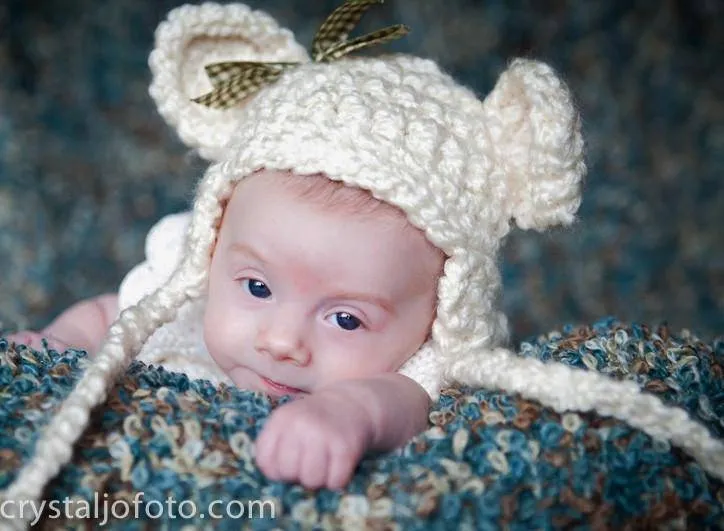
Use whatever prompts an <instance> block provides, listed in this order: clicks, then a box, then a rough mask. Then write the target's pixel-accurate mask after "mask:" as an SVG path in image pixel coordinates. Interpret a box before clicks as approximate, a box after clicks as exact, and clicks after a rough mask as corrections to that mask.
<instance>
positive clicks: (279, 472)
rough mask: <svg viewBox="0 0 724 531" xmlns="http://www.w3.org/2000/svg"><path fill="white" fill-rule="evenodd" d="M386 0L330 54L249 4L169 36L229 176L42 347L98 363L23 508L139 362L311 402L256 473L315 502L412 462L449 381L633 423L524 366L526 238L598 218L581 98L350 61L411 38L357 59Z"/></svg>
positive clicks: (173, 118) (380, 61)
mask: <svg viewBox="0 0 724 531" xmlns="http://www.w3.org/2000/svg"><path fill="white" fill-rule="evenodd" d="M379 2H380V0H349V1H347V2H346V3H345V4H343V5H342V6H341V7H340V8H338V9H337V10H335V11H334V12H333V13H332V14H331V15H330V17H328V19H327V20H325V22H324V23H323V24H322V26H321V27H320V30H319V31H318V32H317V34H316V35H315V38H314V41H313V43H312V53H311V54H309V53H308V52H307V51H306V50H305V48H303V47H302V46H301V45H299V44H298V43H297V41H296V40H295V38H294V35H293V33H292V32H291V31H289V30H287V29H284V28H281V27H279V25H278V24H277V22H276V21H275V20H274V19H273V18H272V17H270V16H269V15H268V14H266V13H264V12H260V11H253V10H251V9H250V8H249V7H248V6H245V5H242V4H233V3H232V4H226V5H220V4H214V3H212V2H205V3H204V4H203V5H200V6H183V7H180V8H178V9H176V10H174V11H173V12H172V13H170V14H169V16H168V18H167V20H165V21H164V22H163V23H162V24H161V25H159V27H158V29H157V31H156V44H155V47H154V50H153V51H152V53H151V56H150V59H149V63H150V66H151V71H152V74H153V81H152V84H151V87H150V94H151V96H152V98H153V99H154V101H155V102H156V104H157V107H158V110H159V113H160V114H161V116H162V117H163V118H164V119H165V120H166V121H167V122H168V123H169V124H171V125H172V126H173V127H174V128H175V130H176V132H177V133H178V135H179V138H180V139H181V140H182V141H183V142H185V143H186V144H187V145H188V146H190V147H192V148H194V149H196V150H197V151H198V153H199V154H200V155H201V156H202V157H204V158H205V159H207V160H209V161H210V162H211V164H210V166H209V168H208V169H207V170H206V172H205V173H204V175H203V177H202V179H201V180H200V182H199V184H198V186H197V188H196V192H195V198H194V202H193V208H192V209H191V211H190V213H189V214H188V215H186V216H185V217H184V216H182V217H181V218H172V219H169V220H166V221H168V223H165V222H164V223H160V224H159V226H158V227H157V229H158V230H154V231H152V233H153V234H149V241H148V242H147V243H148V245H147V249H146V255H147V264H146V265H143V264H142V265H141V266H140V267H139V268H135V269H134V270H133V271H132V272H131V273H129V275H128V276H127V278H126V279H125V280H124V282H123V283H122V284H121V286H120V288H119V296H118V298H116V297H115V296H104V297H101V298H99V299H96V300H95V301H91V302H88V303H81V304H79V305H77V306H76V307H73V308H71V309H69V310H68V312H65V313H64V314H62V315H61V316H60V317H59V318H58V319H56V320H55V321H54V322H53V323H52V324H51V325H50V326H49V327H48V328H47V329H45V330H44V331H43V332H42V335H45V336H52V337H55V338H57V340H58V341H60V342H63V343H65V344H70V345H73V346H77V347H83V348H86V349H88V350H89V351H91V352H94V357H93V360H92V362H91V364H90V366H89V367H88V369H87V371H86V373H85V374H84V375H83V377H82V378H81V379H80V381H79V382H78V383H77V385H76V386H75V388H74V389H73V391H72V393H71V394H70V395H69V396H68V398H67V399H66V400H65V402H64V404H63V406H62V407H61V409H60V410H59V411H58V413H57V414H55V415H54V417H53V419H52V422H51V423H50V424H49V425H48V427H47V428H46V430H45V431H44V433H43V435H42V437H41V439H40V440H39V442H38V444H37V449H36V452H35V455H34V456H33V459H32V460H31V461H30V462H29V463H28V464H27V465H26V466H24V467H23V470H22V471H21V472H20V473H19V474H18V477H17V478H16V479H15V480H14V482H13V484H11V485H10V486H9V487H8V489H7V491H6V492H5V493H4V495H5V496H6V498H7V499H16V500H19V499H31V500H32V499H38V497H39V496H41V494H42V490H41V489H42V486H43V485H45V484H47V481H48V480H49V479H50V478H52V477H53V475H54V474H56V473H57V471H58V467H59V466H61V465H62V464H63V463H66V462H67V461H68V460H69V459H70V456H71V455H72V447H73V444H74V443H75V441H76V440H77V438H78V437H80V435H81V434H82V433H83V430H84V429H85V427H86V425H87V422H88V418H89V412H90V411H91V409H92V408H93V407H95V406H96V405H98V404H100V403H101V402H102V401H103V400H104V397H105V396H106V392H107V389H108V388H109V387H110V386H111V385H112V384H113V382H114V380H115V379H116V378H117V377H118V375H119V374H121V373H122V371H123V370H125V368H126V367H127V366H128V364H129V363H130V361H131V360H132V359H134V358H137V359H141V360H146V361H149V362H152V363H154V364H157V365H158V364H160V365H164V366H166V367H169V368H173V370H177V371H183V372H185V373H186V374H188V375H189V376H190V377H191V376H193V377H208V378H209V379H212V380H213V379H216V378H218V380H219V381H225V379H228V381H229V382H231V383H233V384H235V385H237V386H239V387H241V388H244V389H251V390H257V391H261V392H265V393H269V394H274V395H288V394H292V395H295V397H296V398H297V399H295V400H292V401H291V402H288V403H286V404H284V405H283V406H281V407H279V408H277V409H276V410H275V411H274V412H273V414H272V415H271V416H270V418H269V419H268V421H267V423H266V424H265V426H264V429H263V431H262V433H261V434H260V436H259V437H258V440H257V441H256V459H257V462H258V464H259V467H260V468H261V469H262V471H263V472H264V473H265V474H267V475H268V476H269V477H270V478H273V479H283V480H289V481H299V482H301V483H302V484H304V485H306V486H308V487H321V486H326V487H331V488H335V487H340V486H342V485H344V484H345V483H346V482H347V481H348V480H349V478H350V476H351V474H352V473H353V472H354V469H355V467H356V465H357V463H358V461H359V459H360V458H361V457H362V456H363V454H364V453H365V452H367V451H370V450H381V451H384V450H389V449H393V448H397V447H399V446H400V445H402V444H404V443H405V442H407V441H408V440H409V439H410V437H412V436H414V435H415V434H417V433H419V432H420V430H423V429H424V428H425V426H426V425H427V414H428V408H429V405H430V403H431V401H433V400H436V399H437V398H438V397H439V393H440V391H441V390H442V389H443V387H445V386H447V385H451V384H454V383H462V384H466V385H471V386H477V387H486V388H503V389H506V390H507V391H509V392H512V393H521V394H522V395H523V396H527V397H531V398H534V399H536V400H539V401H540V402H541V403H543V404H553V405H554V407H556V408H558V409H561V408H564V407H566V406H569V405H570V406H573V407H574V408H575V407H578V406H580V404H579V403H578V402H577V401H580V400H582V399H585V398H587V397H590V396H594V395H595V396H601V397H602V400H604V407H608V405H609V402H608V401H609V400H611V397H612V396H613V397H615V399H616V400H620V401H621V403H622V404H624V403H625V404H626V405H627V406H628V405H629V404H630V403H634V402H635V403H638V402H637V400H639V399H638V398H637V397H636V396H632V394H631V393H628V394H627V393H622V394H620V395H619V394H616V393H611V392H610V389H609V387H608V381H607V380H605V379H597V378H596V377H595V376H590V375H589V374H588V373H582V374H581V373H580V372H579V373H576V374H572V373H571V374H570V375H569V374H568V372H567V371H568V370H567V369H561V368H560V367H555V366H553V367H549V366H543V365H542V364H540V363H538V362H537V361H536V360H529V359H524V358H522V357H520V356H517V355H516V354H515V353H514V352H511V351H510V350H508V349H507V348H505V344H506V343H507V338H508V328H507V320H506V317H505V315H504V314H503V312H502V311H501V308H500V291H501V284H502V282H501V276H500V271H499V269H498V254H499V249H500V246H501V244H502V241H503V239H504V238H505V236H506V235H507V234H508V233H509V231H510V229H511V227H512V225H513V224H515V225H517V226H518V227H520V228H523V229H535V230H539V231H543V230H545V229H547V228H549V227H551V226H554V225H561V224H563V225H565V224H570V223H572V222H573V221H574V219H575V214H576V212H577V209H578V207H579V205H580V202H581V195H580V185H581V181H582V178H583V175H584V174H585V170H586V167H585V162H584V156H583V139H582V135H581V122H580V118H579V115H578V112H577V109H576V107H575V105H574V103H573V100H572V97H571V95H570V93H569V91H568V89H567V87H566V86H565V84H564V83H563V82H562V80H561V79H560V78H559V77H558V75H557V74H556V72H555V71H554V70H553V69H552V68H551V67H549V66H548V65H545V64H543V63H540V62H538V61H534V60H528V59H517V60H515V61H512V62H511V63H510V64H509V65H508V66H507V68H506V70H505V71H504V72H503V73H502V74H501V76H500V78H499V79H498V81H497V82H496V84H495V87H493V89H492V91H491V92H490V94H488V95H487V96H486V97H485V99H483V100H481V99H479V97H478V95H476V94H475V93H474V92H473V91H471V90H469V89H467V88H466V87H464V86H461V85H460V84H458V83H457V82H456V81H455V80H454V79H452V78H451V77H450V76H449V75H447V74H445V73H444V72H442V71H441V70H440V68H439V67H438V66H437V65H436V64H435V63H434V62H432V61H430V60H426V59H422V58H418V57H414V56H409V55H402V54H395V55H386V56H382V57H347V55H349V54H350V53H351V52H352V51H354V50H357V49H359V48H360V47H363V46H366V45H369V44H376V43H381V42H384V41H387V40H390V39H391V38H395V37H399V36H401V35H403V34H404V33H405V32H406V28H404V27H402V26H392V27H390V28H385V29H382V30H379V31H376V32H373V33H371V34H368V35H364V36H362V37H357V38H354V39H351V40H350V39H348V36H349V33H350V31H351V30H352V29H353V28H354V26H355V25H356V23H357V21H358V20H359V19H360V17H361V16H362V13H363V12H364V11H365V10H366V9H368V8H369V7H370V6H371V5H373V4H376V3H379ZM169 227H170V229H169ZM174 227H175V228H174ZM169 242H170V243H169ZM174 242H175V243H174ZM166 244H169V245H168V247H169V249H168V250H167V249H165V246H166ZM159 246H160V247H159ZM169 257H170V258H169ZM167 259H168V260H167ZM149 279H150V280H151V281H149ZM139 286H143V289H140V288H139ZM109 324H110V327H109ZM89 330H92V331H93V332H94V333H93V334H88V331H89ZM106 330H107V333H106ZM38 337H39V336H38V335H31V336H28V335H25V336H23V335H21V336H19V339H20V340H22V341H27V340H28V339H30V340H37V338H38ZM31 342H32V341H31ZM207 362H208V364H207ZM564 373H565V375H564ZM551 382H553V383H554V385H551ZM581 386H583V387H584V388H585V390H582V389H581ZM594 388H595V389H599V390H602V392H600V393H599V392H598V391H596V392H595V393H594V392H593V391H591V389H594ZM591 407H593V406H591ZM629 409H630V408H629Z"/></svg>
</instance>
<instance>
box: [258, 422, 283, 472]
mask: <svg viewBox="0 0 724 531" xmlns="http://www.w3.org/2000/svg"><path fill="white" fill-rule="evenodd" d="M281 435H282V433H281V431H280V430H279V429H276V428H275V423H273V422H270V423H267V425H266V426H264V429H263V430H262V431H261V433H260V434H259V437H258V438H257V440H256V444H255V449H254V453H255V456H256V458H255V460H256V466H258V467H259V470H261V471H262V473H263V474H264V475H265V476H267V477H268V478H269V479H272V480H277V479H280V475H279V466H278V463H277V459H276V455H277V453H278V452H277V448H278V446H279V438H280V437H281Z"/></svg>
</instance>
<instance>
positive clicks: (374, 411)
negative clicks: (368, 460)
mask: <svg viewBox="0 0 724 531" xmlns="http://www.w3.org/2000/svg"><path fill="white" fill-rule="evenodd" d="M429 407H430V399H429V396H428V394H427V393H426V392H425V390H424V389H423V388H422V387H420V386H419V385H418V384H417V383H416V382H414V381H413V380H411V379H409V378H407V377H405V376H402V375H400V374H397V373H391V374H383V375H380V376H376V377H372V378H366V379H360V380H351V381H343V382H339V383H336V384H334V385H331V386H329V387H326V388H324V389H322V390H320V391H317V392H315V393H313V394H311V395H308V396H304V397H303V398H301V399H299V400H296V401H294V402H291V403H289V404H285V405H283V406H281V407H279V408H278V409H277V410H276V411H275V412H274V413H273V414H272V415H271V417H270V418H269V421H268V423H267V425H266V426H265V427H264V429H263V431H262V433H261V435H260V436H259V438H258V440H257V443H256V461H257V464H258V466H259V468H260V469H261V471H262V472H263V473H264V474H266V475H267V477H269V478H270V479H274V480H284V481H298V482H300V483H302V484H303V485H304V486H306V487H308V488H319V487H327V488H331V489H334V488H340V487H343V486H345V485H346V484H347V483H348V482H349V480H350V478H351V476H352V474H353V473H354V470H355V468H356V467H357V464H358V462H359V460H360V459H361V458H362V457H363V455H364V454H365V453H366V452H367V451H369V450H377V451H383V452H384V451H390V450H394V449H395V448H398V447H400V446H402V445H404V444H405V443H406V442H407V441H408V440H409V439H410V438H412V437H414V436H415V435H417V434H418V433H420V432H422V431H423V430H424V429H425V428H426V427H427V419H428V413H429Z"/></svg>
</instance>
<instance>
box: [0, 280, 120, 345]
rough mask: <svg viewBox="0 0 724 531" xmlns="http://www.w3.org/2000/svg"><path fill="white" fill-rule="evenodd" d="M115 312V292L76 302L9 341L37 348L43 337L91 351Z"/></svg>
mask: <svg viewBox="0 0 724 531" xmlns="http://www.w3.org/2000/svg"><path fill="white" fill-rule="evenodd" d="M117 313H118V296H117V295H116V294H115V293H110V294H105V295H100V296H98V297H93V298H92V299H86V300H83V301H80V302H77V303H76V304H74V305H73V306H71V307H70V308H68V309H67V310H65V311H64V312H63V313H61V314H60V315H59V316H58V317H56V318H55V319H54V320H53V321H52V322H51V323H50V324H49V325H48V326H46V327H45V328H44V329H43V330H41V331H39V332H32V331H22V332H18V333H16V334H12V335H10V336H9V337H8V339H9V340H10V341H14V342H16V343H22V344H24V345H28V346H32V347H34V348H38V347H40V346H41V340H42V339H43V338H46V339H48V342H49V344H50V346H51V347H53V348H56V349H66V348H69V347H72V348H76V349H81V350H85V351H87V352H88V354H89V355H93V354H95V353H96V352H97V350H98V349H99V348H100V344H101V342H102V341H103V338H104V337H105V335H106V332H108V328H109V327H110V326H111V323H113V321H114V320H115V318H116V316H117Z"/></svg>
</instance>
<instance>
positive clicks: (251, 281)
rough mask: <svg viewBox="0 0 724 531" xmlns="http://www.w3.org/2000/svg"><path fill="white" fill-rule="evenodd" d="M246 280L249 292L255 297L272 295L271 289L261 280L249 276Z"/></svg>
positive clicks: (264, 297)
mask: <svg viewBox="0 0 724 531" xmlns="http://www.w3.org/2000/svg"><path fill="white" fill-rule="evenodd" d="M244 282H245V283H246V289H248V290H249V293H251V295H252V296H253V297H257V298H259V299H266V298H267V297H271V291H270V290H269V288H268V287H267V285H266V284H264V283H263V282H262V281H261V280H257V279H255V278H247V279H246V280H245V281H244Z"/></svg>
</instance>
